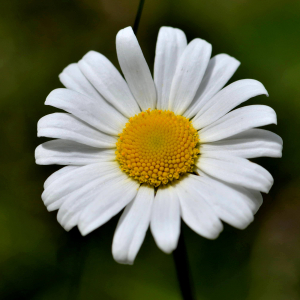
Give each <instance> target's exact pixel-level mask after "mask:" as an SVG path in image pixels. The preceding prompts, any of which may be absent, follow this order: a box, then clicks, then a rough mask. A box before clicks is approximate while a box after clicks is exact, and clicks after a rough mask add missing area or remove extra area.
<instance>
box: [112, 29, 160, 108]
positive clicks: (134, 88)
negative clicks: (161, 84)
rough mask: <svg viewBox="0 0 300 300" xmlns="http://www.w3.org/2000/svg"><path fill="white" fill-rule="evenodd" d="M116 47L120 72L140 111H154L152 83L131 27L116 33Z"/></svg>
mask: <svg viewBox="0 0 300 300" xmlns="http://www.w3.org/2000/svg"><path fill="white" fill-rule="evenodd" d="M116 46H117V54H118V60H119V64H120V66H121V69H122V72H123V74H124V76H125V78H126V81H127V83H128V86H129V88H130V90H131V92H132V94H133V96H134V97H135V99H136V101H137V102H138V104H139V105H140V108H141V109H142V110H147V109H148V108H151V109H154V108H155V105H156V89H155V85H154V81H153V79H152V76H151V73H150V70H149V67H148V65H147V62H146V60H145V58H144V55H143V52H142V50H141V47H140V45H139V43H138V41H137V38H136V36H135V34H134V32H133V30H132V28H131V27H126V28H124V29H122V30H120V31H119V32H118V34H117V38H116Z"/></svg>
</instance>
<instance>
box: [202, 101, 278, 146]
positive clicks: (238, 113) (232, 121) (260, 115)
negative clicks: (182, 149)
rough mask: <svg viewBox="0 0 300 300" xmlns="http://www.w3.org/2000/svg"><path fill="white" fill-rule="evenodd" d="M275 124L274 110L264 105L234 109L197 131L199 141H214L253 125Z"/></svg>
mask: <svg viewBox="0 0 300 300" xmlns="http://www.w3.org/2000/svg"><path fill="white" fill-rule="evenodd" d="M269 124H277V118H276V113H275V111H274V110H273V109H272V108H271V107H269V106H266V105H249V106H245V107H241V108H238V109H235V110H234V111H232V112H230V113H228V114H227V115H225V116H223V117H222V118H220V119H219V120H217V121H215V122H214V123H212V124H210V125H209V126H207V127H205V128H203V129H201V130H200V131H199V137H200V141H201V143H208V142H215V141H218V140H222V139H225V138H227V137H230V136H232V135H235V134H238V133H241V132H243V131H246V130H248V129H252V128H254V127H259V126H265V125H269Z"/></svg>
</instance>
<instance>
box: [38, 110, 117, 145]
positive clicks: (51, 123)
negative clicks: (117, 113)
mask: <svg viewBox="0 0 300 300" xmlns="http://www.w3.org/2000/svg"><path fill="white" fill-rule="evenodd" d="M38 136H39V137H41V136H45V137H49V138H59V139H66V140H71V141H74V142H78V143H82V144H85V145H89V146H92V147H98V148H115V147H116V142H117V138H116V137H115V136H111V135H107V134H105V133H103V132H101V131H99V130H97V129H95V128H94V127H92V126H90V125H89V124H87V123H85V122H83V121H81V120H80V119H78V118H76V117H74V116H73V115H70V114H66V113H54V114H51V115H47V116H44V117H43V118H41V119H40V120H39V122H38Z"/></svg>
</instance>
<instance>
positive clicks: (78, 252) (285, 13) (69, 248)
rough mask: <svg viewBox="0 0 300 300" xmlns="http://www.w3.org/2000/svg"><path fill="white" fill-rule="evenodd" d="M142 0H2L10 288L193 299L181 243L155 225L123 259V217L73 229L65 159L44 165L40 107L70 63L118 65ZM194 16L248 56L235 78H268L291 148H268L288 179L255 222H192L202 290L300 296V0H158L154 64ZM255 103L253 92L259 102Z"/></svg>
mask: <svg viewBox="0 0 300 300" xmlns="http://www.w3.org/2000/svg"><path fill="white" fill-rule="evenodd" d="M137 6H138V0H132V1H121V0H102V1H101V0H98V1H93V0H76V1H72V0H52V1H46V0H22V1H21V0H4V1H3V0H2V1H1V2H0V91H1V92H0V97H1V98H0V118H1V126H0V138H1V144H0V168H1V173H0V189H1V195H0V241H1V242H0V243H1V244H0V299H33V300H48V299H49V300H53V299H55V300H60V299H62V300H65V299H74V300H75V299H87V300H89V299H103V300H106V299H108V300H119V299H120V300H134V299H143V300H153V299H164V300H168V299H170V300H173V299H174V300H179V299H180V294H179V288H178V285H177V280H176V276H175V269H174V264H173V260H172V255H166V254H164V253H162V252H161V251H160V250H159V249H158V248H157V247H156V245H155V243H154V241H153V238H152V236H151V235H150V233H149V232H148V234H147V237H146V240H145V242H144V244H143V246H142V248H141V251H140V253H139V254H138V257H137V259H136V261H135V264H134V265H133V266H123V265H119V264H117V263H116V262H115V261H114V260H113V258H112V255H111V243H112V236H113V233H114V229H115V226H116V223H117V220H118V217H115V218H113V219H112V220H111V221H110V222H108V224H106V225H104V226H102V227H101V228H100V229H98V230H96V231H95V232H93V233H91V234H90V235H88V236H87V237H81V236H80V234H79V232H78V230H77V229H73V230H72V231H71V232H69V233H67V232H65V231H64V230H63V228H61V227H60V225H59V224H58V223H57V221H56V212H52V213H49V212H47V210H46V208H45V207H44V205H43V203H42V201H41V197H40V195H41V193H42V186H43V182H44V181H45V179H46V178H47V177H48V176H49V175H50V174H51V173H52V172H53V171H55V170H57V169H58V167H57V166H37V165H35V162H34V149H35V147H36V146H37V145H38V144H39V143H41V142H43V141H45V140H46V139H38V138H37V137H36V124H37V121H38V120H39V118H41V117H42V116H44V115H46V114H49V113H52V112H54V111H55V109H52V108H50V107H46V106H44V105H43V103H44V100H45V98H46V96H47V94H48V93H49V92H50V91H51V90H53V89H55V88H58V87H61V86H62V85H61V84H60V82H59V80H58V74H59V73H60V72H61V71H62V69H63V68H64V67H65V66H67V65H68V64H70V63H72V62H76V61H78V60H79V59H80V58H81V57H82V56H83V55H84V54H85V53H86V52H87V51H89V50H96V51H99V52H101V53H103V54H104V55H105V56H107V57H108V58H109V59H110V60H111V61H112V62H113V63H114V64H115V65H117V57H116V51H115V36H116V33H117V32H118V30H120V29H122V28H124V27H126V26H129V25H133V22H134V18H135V14H136V11H137ZM163 25H169V26H173V27H178V28H181V29H182V30H184V31H185V33H186V35H187V37H188V40H191V39H193V38H196V37H201V38H203V39H206V40H207V41H209V42H210V43H211V44H212V45H213V55H215V54H218V53H228V54H230V55H232V56H234V57H236V58H237V59H238V60H240V61H241V63H242V64H241V66H240V68H239V69H238V71H237V73H236V74H235V75H234V77H233V79H232V81H234V80H237V79H242V78H254V79H257V80H259V81H261V82H263V84H264V85H265V87H266V88H267V90H268V92H269V94H270V97H269V98H266V97H263V96H261V97H256V98H254V99H252V100H250V101H248V103H249V104H254V103H255V104H257V103H258V104H262V103H263V104H266V105H270V106H271V107H273V108H274V109H275V111H276V112H277V114H278V126H270V127H269V129H270V130H272V131H274V132H276V133H278V134H279V135H280V136H282V138H283V140H284V152H283V153H284V154H283V158H282V159H271V158H263V159H259V160H257V161H258V162H259V163H261V164H262V165H263V166H264V167H266V168H267V169H268V170H269V171H270V172H271V173H272V174H273V176H274V179H275V184H274V186H273V188H272V190H271V192H270V194H269V195H264V204H263V206H262V207H261V209H260V210H259V212H258V213H257V215H256V217H255V221H254V223H252V224H251V225H250V226H249V227H248V228H247V229H246V230H244V231H240V230H237V229H234V228H232V227H230V226H225V229H224V231H223V233H222V234H221V235H220V237H219V238H218V239H217V240H214V241H209V240H206V239H204V238H202V237H200V236H198V235H197V234H195V233H193V232H192V231H191V230H190V229H189V228H187V227H186V226H183V231H184V234H185V238H186V243H187V248H188V255H189V259H190V263H191V269H192V275H193V279H194V283H195V287H196V291H197V299H199V300H218V299H226V300H227V299H229V300H231V299H234V300H236V299H237V300H239V299H241V300H244V299H246V300H269V299H270V300H298V299H300V282H299V278H300V251H299V249H300V201H299V200H300V199H299V198H300V196H299V192H300V186H299V183H300V180H299V171H300V168H299V167H300V151H299V149H300V141H299V132H300V118H299V116H300V82H299V80H300V55H299V52H300V36H299V32H300V1H292V0H263V1H262V0H251V1H250V0H226V1H224V0H214V1H196V0H185V1H171V0H170V1H159V0H152V1H147V0H146V4H145V7H144V11H143V15H142V19H141V23H140V28H139V31H138V39H139V41H140V44H141V47H142V49H143V51H144V55H145V57H146V60H147V61H148V63H149V65H150V68H151V70H152V69H153V61H154V51H155V43H156V37H157V33H158V30H159V28H160V27H161V26H163ZM248 103H247V104H248Z"/></svg>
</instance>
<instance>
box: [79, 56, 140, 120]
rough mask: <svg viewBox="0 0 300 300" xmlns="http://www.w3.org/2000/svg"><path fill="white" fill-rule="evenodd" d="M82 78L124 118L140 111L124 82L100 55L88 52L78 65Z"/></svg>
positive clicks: (117, 72)
mask: <svg viewBox="0 0 300 300" xmlns="http://www.w3.org/2000/svg"><path fill="white" fill-rule="evenodd" d="M78 65H79V68H80V70H81V71H82V73H83V74H84V76H85V77H86V78H87V79H88V80H89V81H90V82H91V83H92V84H93V86H94V87H95V88H96V89H97V90H98V92H99V93H100V94H101V95H102V96H103V97H104V98H105V100H107V101H108V102H109V103H110V104H112V105H113V106H114V107H115V108H116V109H118V111H120V112H121V113H122V114H123V115H124V116H126V117H128V118H130V117H132V116H134V115H135V114H139V113H140V112H141V111H140V109H139V106H138V104H137V102H136V101H135V99H134V97H133V96H132V94H131V92H130V90H129V87H128V85H127V83H126V81H125V80H124V79H123V77H122V76H121V74H120V73H119V71H118V70H117V69H116V68H115V66H114V65H113V64H112V63H111V62H110V61H109V60H108V59H107V58H106V57H105V56H104V55H102V54H100V53H98V52H95V51H90V52H88V53H87V54H86V55H85V56H84V57H83V58H82V60H80V61H79V63H78Z"/></svg>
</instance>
